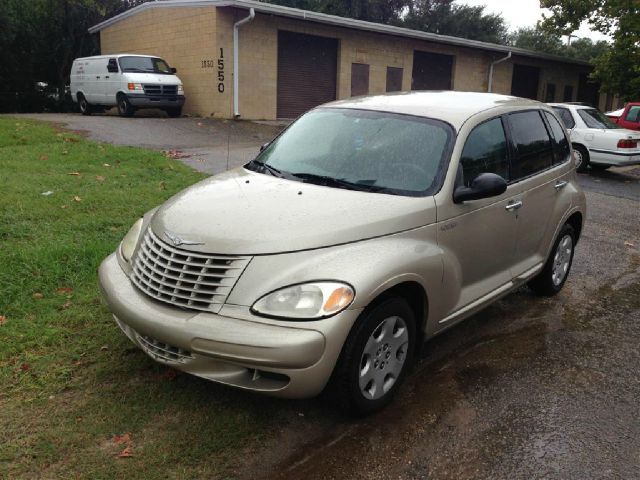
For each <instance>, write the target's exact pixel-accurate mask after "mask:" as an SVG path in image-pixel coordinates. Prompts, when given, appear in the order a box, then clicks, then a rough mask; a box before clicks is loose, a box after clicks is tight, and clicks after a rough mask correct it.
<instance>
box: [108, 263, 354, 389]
mask: <svg viewBox="0 0 640 480" xmlns="http://www.w3.org/2000/svg"><path fill="white" fill-rule="evenodd" d="M98 273H99V283H100V287H101V289H102V293H103V295H104V298H105V300H106V302H107V304H108V306H109V308H110V310H111V312H112V314H113V318H114V320H115V322H116V323H117V325H118V326H119V327H120V329H121V330H122V331H123V332H124V333H125V334H126V335H127V337H129V339H130V340H131V341H132V342H133V343H134V344H136V345H137V346H138V347H139V348H140V349H141V350H143V351H144V352H145V353H146V354H147V355H148V356H149V357H151V358H152V359H153V360H155V361H156V362H159V363H162V364H165V365H167V366H170V367H172V368H176V369H178V370H182V371H184V372H187V373H190V374H193V375H196V376H199V377H203V378H206V379H208V380H212V381H215V382H219V383H224V384H228V385H232V386H235V387H239V388H242V389H246V390H252V391H256V392H261V393H265V394H269V395H273V396H278V397H284V398H308V397H313V396H315V395H317V394H319V393H320V392H321V391H322V390H323V389H324V387H325V385H326V384H327V382H328V380H329V377H330V376H331V373H332V372H333V369H334V367H335V364H336V362H337V359H338V356H339V354H340V351H341V350H342V345H343V344H344V341H345V339H346V337H347V335H348V333H349V330H350V328H351V325H353V323H354V322H355V320H356V318H357V317H358V315H359V314H360V312H361V311H362V309H354V310H346V311H344V312H342V313H340V314H338V315H335V316H334V317H331V318H328V319H324V320H321V321H314V322H282V321H270V320H268V319H263V318H261V317H253V318H252V315H251V314H250V313H249V312H248V308H247V309H246V310H247V312H246V313H245V314H243V317H244V318H233V317H230V316H225V315H223V314H214V313H204V312H194V311H188V310H183V309H178V308H173V307H171V306H170V305H165V304H163V303H161V302H157V301H155V300H152V299H151V298H149V297H148V296H146V295H145V294H143V293H142V292H140V291H139V290H138V289H137V288H136V287H135V286H134V285H133V284H132V283H131V281H130V280H129V277H128V276H127V275H126V274H125V273H124V271H123V269H122V268H121V266H120V264H119V262H118V259H117V257H116V255H115V254H112V255H110V256H109V257H107V258H106V259H105V260H104V262H103V263H102V264H101V265H100V268H99V272H98ZM222 312H224V309H223V310H222V311H221V313H222Z"/></svg>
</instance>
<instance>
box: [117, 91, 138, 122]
mask: <svg viewBox="0 0 640 480" xmlns="http://www.w3.org/2000/svg"><path fill="white" fill-rule="evenodd" d="M134 112H135V109H134V108H133V105H131V102H130V101H129V99H128V98H127V96H126V95H124V94H122V93H120V94H119V95H118V113H119V114H120V116H121V117H131V116H132V115H133V113H134Z"/></svg>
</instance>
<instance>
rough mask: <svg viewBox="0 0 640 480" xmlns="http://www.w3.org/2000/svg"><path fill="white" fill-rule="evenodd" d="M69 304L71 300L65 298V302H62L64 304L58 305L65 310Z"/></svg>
mask: <svg viewBox="0 0 640 480" xmlns="http://www.w3.org/2000/svg"><path fill="white" fill-rule="evenodd" d="M70 306H71V300H67V301H66V302H64V304H63V305H62V307H60V309H61V310H66V309H67V308H69V307H70Z"/></svg>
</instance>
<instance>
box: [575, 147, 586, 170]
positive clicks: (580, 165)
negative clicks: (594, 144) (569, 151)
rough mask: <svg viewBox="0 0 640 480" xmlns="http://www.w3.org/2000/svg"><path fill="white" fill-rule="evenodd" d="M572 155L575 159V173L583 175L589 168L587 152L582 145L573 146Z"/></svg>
mask: <svg viewBox="0 0 640 480" xmlns="http://www.w3.org/2000/svg"><path fill="white" fill-rule="evenodd" d="M573 155H574V157H575V159H576V171H577V172H578V173H584V172H586V171H587V168H588V167H589V152H588V150H587V149H586V148H584V147H583V146H582V145H574V146H573Z"/></svg>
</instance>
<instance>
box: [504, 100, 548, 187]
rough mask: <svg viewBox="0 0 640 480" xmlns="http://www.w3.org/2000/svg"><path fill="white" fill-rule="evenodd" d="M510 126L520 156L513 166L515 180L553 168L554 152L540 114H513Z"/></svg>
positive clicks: (531, 112) (510, 116) (530, 112)
mask: <svg viewBox="0 0 640 480" xmlns="http://www.w3.org/2000/svg"><path fill="white" fill-rule="evenodd" d="M509 125H510V126H511V134H512V137H513V141H514V143H515V145H516V149H517V150H518V156H517V158H516V159H515V162H514V163H513V164H512V166H513V172H512V177H513V179H514V180H515V179H518V178H523V177H528V176H529V175H532V174H534V173H536V172H539V171H541V170H544V169H545V168H549V167H551V165H552V163H553V150H552V147H551V141H550V139H549V134H548V133H547V129H546V128H545V126H544V123H543V122H542V117H541V116H540V112H539V111H537V110H533V111H529V112H519V113H512V114H510V115H509Z"/></svg>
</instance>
